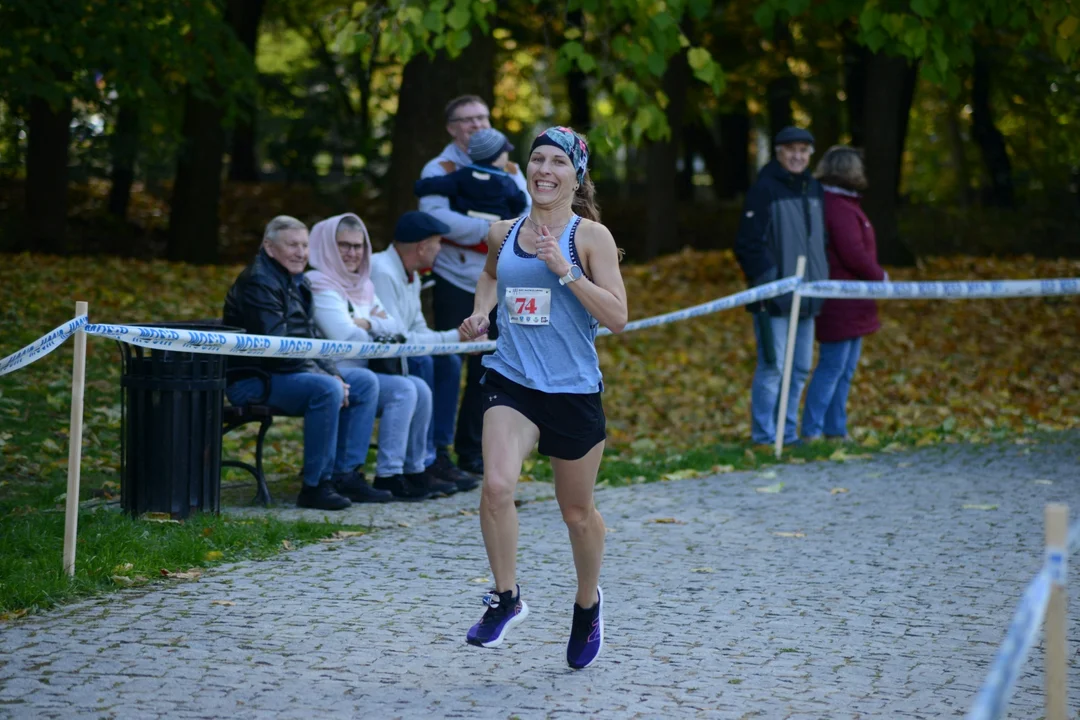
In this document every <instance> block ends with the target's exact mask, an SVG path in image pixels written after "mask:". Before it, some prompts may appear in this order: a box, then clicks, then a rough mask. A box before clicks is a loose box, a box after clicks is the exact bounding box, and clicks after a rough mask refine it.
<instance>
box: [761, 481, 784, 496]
mask: <svg viewBox="0 0 1080 720" xmlns="http://www.w3.org/2000/svg"><path fill="white" fill-rule="evenodd" d="M783 489H784V483H782V482H778V483H773V484H772V485H766V486H765V487H759V488H754V490H756V491H758V492H759V493H769V494H773V493H778V492H780V491H781V490H783Z"/></svg>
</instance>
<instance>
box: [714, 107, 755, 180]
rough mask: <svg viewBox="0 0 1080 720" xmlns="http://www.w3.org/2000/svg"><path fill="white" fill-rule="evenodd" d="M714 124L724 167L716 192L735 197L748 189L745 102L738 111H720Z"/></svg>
mask: <svg viewBox="0 0 1080 720" xmlns="http://www.w3.org/2000/svg"><path fill="white" fill-rule="evenodd" d="M717 124H718V126H719V128H720V158H721V163H722V167H723V182H722V183H721V184H720V187H718V188H717V195H718V196H719V197H722V198H734V197H738V196H740V195H744V194H746V191H747V190H749V189H750V115H749V113H747V112H746V105H745V104H744V105H743V106H742V107H741V108H740V110H739V112H732V113H724V114H722V115H720V116H719V117H718V118H717ZM715 178H716V176H715V175H714V176H713V179H714V180H715Z"/></svg>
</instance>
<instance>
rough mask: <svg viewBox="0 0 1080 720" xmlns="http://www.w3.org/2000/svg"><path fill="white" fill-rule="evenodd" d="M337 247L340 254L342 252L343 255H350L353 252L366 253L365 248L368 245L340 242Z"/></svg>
mask: <svg viewBox="0 0 1080 720" xmlns="http://www.w3.org/2000/svg"><path fill="white" fill-rule="evenodd" d="M337 247H338V252H340V253H341V254H342V255H348V254H349V253H351V252H354V253H362V252H364V248H366V247H367V244H366V243H347V242H339V243H338V244H337Z"/></svg>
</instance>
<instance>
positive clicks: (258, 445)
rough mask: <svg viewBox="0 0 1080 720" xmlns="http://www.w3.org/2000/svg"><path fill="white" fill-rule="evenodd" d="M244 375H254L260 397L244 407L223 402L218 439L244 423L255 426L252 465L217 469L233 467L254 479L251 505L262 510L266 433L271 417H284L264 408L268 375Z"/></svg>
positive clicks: (266, 499) (266, 491)
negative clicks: (247, 473) (255, 435)
mask: <svg viewBox="0 0 1080 720" xmlns="http://www.w3.org/2000/svg"><path fill="white" fill-rule="evenodd" d="M229 372H230V371H229V370H228V369H226V370H225V378H226V382H228V378H229ZM245 372H246V373H248V374H249V375H250V374H251V373H255V374H257V375H258V376H260V377H259V379H260V380H262V381H263V394H262V396H260V397H258V398H256V401H255V402H252V403H248V404H246V405H230V404H229V403H228V401H226V402H225V405H224V407H223V408H222V411H221V435H222V437H224V436H225V435H228V434H229V433H230V432H232V431H233V430H236V429H237V428H240V427H243V426H244V425H247V424H248V423H253V422H257V423H259V434H258V436H257V438H256V440H255V464H254V465H252V464H251V463H246V462H244V461H242V460H224V459H223V460H222V461H221V467H222V468H226V467H233V468H239V469H241V470H246V471H247V472H249V473H251V475H252V477H254V478H255V498H254V499H253V500H252V502H253V503H260V504H262V505H264V506H269V505H270V488H269V487H268V486H267V484H266V474H265V473H264V472H263V448H264V446H265V443H266V433H267V432H269V431H270V426H271V425H273V424H274V417H275V416H279V415H280V416H288V414H287V413H285V412H284V411H283V410H280V409H279V408H275V407H272V406H270V405H267V404H266V396H267V394H269V392H270V375H269V374H268V373H266V372H263V371H262V370H252V369H246V370H245Z"/></svg>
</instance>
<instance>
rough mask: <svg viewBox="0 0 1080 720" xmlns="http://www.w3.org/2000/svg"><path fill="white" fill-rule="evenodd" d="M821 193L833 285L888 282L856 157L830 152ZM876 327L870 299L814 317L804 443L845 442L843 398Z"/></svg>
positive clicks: (832, 305) (832, 303)
mask: <svg viewBox="0 0 1080 720" xmlns="http://www.w3.org/2000/svg"><path fill="white" fill-rule="evenodd" d="M814 176H815V177H817V178H818V179H819V180H820V181H821V184H822V185H823V186H824V189H825V230H826V231H827V232H828V244H827V245H826V256H827V257H828V260H829V278H830V279H833V280H868V281H879V282H880V281H882V280H887V279H888V275H887V274H886V273H885V271H884V270H882V269H881V266H880V265H878V263H877V245H876V243H875V241H874V228H873V227H872V226H871V225H870V221H869V220H868V219H867V217H866V213H864V212H863V211H862V207H860V205H859V193H861V192H862V191H863V190H865V189H866V173H865V169H864V167H863V160H862V155H861V153H860V152H859V151H858V150H856V149H855V148H851V147H844V146H839V145H837V146H835V147H832V148H829V150H828V151H827V152H826V153H825V155H824V156H823V157H822V158H821V162H820V163H819V164H818V167H817V170H816V171H815V172H814ZM879 327H881V323H880V322H878V315H877V304H876V303H875V302H874V301H873V300H826V301H825V303H824V305H823V306H822V308H821V314H820V315H818V317H817V323H816V328H815V335H816V336H817V341H818V343H819V345H818V365H817V367H816V368H815V369H814V376H813V378H811V380H810V386H809V387H808V388H807V390H806V405H805V407H804V409H803V418H802V437H803V440H817V439H819V438H821V436H822V435H823V434H824V435H825V437H827V438H832V439H840V440H846V439H847V398H848V391H849V390H851V378H852V377H854V375H855V366H856V365H858V363H859V354H860V352H861V351H862V338H863V336H864V335H869V334H870V333H872V332H874V331H876V330H877V329H878V328H879Z"/></svg>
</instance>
